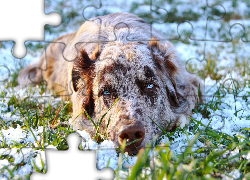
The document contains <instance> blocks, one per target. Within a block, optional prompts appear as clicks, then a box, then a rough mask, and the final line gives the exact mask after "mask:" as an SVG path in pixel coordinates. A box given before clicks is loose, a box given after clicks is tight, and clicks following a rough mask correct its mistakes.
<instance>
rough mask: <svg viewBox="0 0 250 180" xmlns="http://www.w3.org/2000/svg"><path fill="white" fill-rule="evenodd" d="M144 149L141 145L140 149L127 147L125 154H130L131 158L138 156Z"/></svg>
mask: <svg viewBox="0 0 250 180" xmlns="http://www.w3.org/2000/svg"><path fill="white" fill-rule="evenodd" d="M142 148H144V146H143V145H140V146H139V147H130V146H127V147H125V153H128V155H129V156H135V155H137V154H138V152H139V150H140V149H142Z"/></svg>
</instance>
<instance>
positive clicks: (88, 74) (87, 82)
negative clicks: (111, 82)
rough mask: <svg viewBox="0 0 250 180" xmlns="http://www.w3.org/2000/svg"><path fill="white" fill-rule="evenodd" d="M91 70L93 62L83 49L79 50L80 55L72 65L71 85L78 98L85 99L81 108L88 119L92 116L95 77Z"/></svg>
mask: <svg viewBox="0 0 250 180" xmlns="http://www.w3.org/2000/svg"><path fill="white" fill-rule="evenodd" d="M93 70H94V61H93V60H91V59H90V58H89V56H88V54H87V52H86V51H85V50H84V49H82V50H80V54H79V56H78V57H77V59H76V60H75V61H74V64H73V69H72V83H73V89H74V91H75V92H78V93H79V94H78V96H79V98H83V96H84V97H85V103H83V108H84V109H85V110H86V111H87V113H88V114H89V115H90V117H92V116H93V114H94V106H95V103H94V98H93V78H94V76H95V75H94V71H93ZM85 116H86V115H85Z"/></svg>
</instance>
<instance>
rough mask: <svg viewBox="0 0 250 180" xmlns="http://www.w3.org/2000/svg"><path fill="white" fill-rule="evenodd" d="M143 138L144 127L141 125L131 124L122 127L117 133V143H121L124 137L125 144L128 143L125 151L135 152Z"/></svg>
mask: <svg viewBox="0 0 250 180" xmlns="http://www.w3.org/2000/svg"><path fill="white" fill-rule="evenodd" d="M144 138H145V129H144V128H143V126H141V125H132V126H128V127H126V128H125V129H123V130H122V131H121V132H120V133H119V137H118V141H119V144H122V143H123V141H124V139H125V140H126V144H128V145H127V146H126V148H125V151H126V152H129V154H131V153H136V152H137V151H138V150H139V149H138V148H140V145H141V144H142V141H143V140H144ZM130 152H131V153H130Z"/></svg>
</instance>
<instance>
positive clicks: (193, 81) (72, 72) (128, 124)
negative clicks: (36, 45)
mask: <svg viewBox="0 0 250 180" xmlns="http://www.w3.org/2000/svg"><path fill="white" fill-rule="evenodd" d="M163 39H164V37H163V35H161V34H160V33H159V32H157V31H156V30H155V29H152V30H151V27H150V25H149V24H148V23H146V22H145V21H144V20H143V19H141V18H139V17H138V16H136V15H133V14H130V13H114V14H109V15H106V16H99V17H96V18H92V19H90V20H89V21H86V22H84V23H83V24H82V26H81V27H80V28H79V30H78V31H77V32H73V33H69V34H66V35H64V36H62V37H60V38H58V39H57V40H55V41H54V43H51V44H50V45H49V47H48V48H47V49H46V51H45V53H44V54H43V55H42V57H41V59H40V61H37V62H33V63H31V64H29V65H28V66H27V67H26V68H25V69H23V70H22V71H21V72H20V75H19V77H18V80H19V84H21V85H27V84H31V83H36V84H39V83H41V82H43V81H45V82H46V83H47V85H48V87H49V88H50V89H52V90H53V91H54V92H55V93H56V94H57V95H60V96H61V97H63V98H64V99H68V98H69V99H70V100H71V101H72V103H73V118H72V119H73V120H72V122H71V124H72V126H73V127H74V128H75V129H80V130H86V131H87V132H89V133H90V134H91V135H92V136H94V135H95V133H96V127H95V126H94V125H93V123H92V122H91V120H89V118H92V120H93V121H95V123H97V121H99V122H100V119H102V116H103V115H104V114H105V116H104V118H103V119H102V121H101V123H100V127H99V133H101V134H104V133H106V134H107V137H108V138H109V139H110V140H112V141H113V142H114V143H115V144H116V146H119V145H121V144H122V143H123V142H124V141H126V143H129V145H127V146H126V148H125V151H126V152H128V154H129V155H133V154H136V153H138V150H139V149H141V148H142V147H145V145H146V144H147V143H148V142H150V141H151V140H152V139H153V138H154V137H155V136H156V135H160V134H162V130H161V129H166V131H172V130H174V129H175V128H176V127H177V126H178V125H179V124H181V125H186V124H188V123H189V120H188V118H186V117H188V116H190V115H191V114H192V109H193V108H194V107H195V106H196V105H197V103H199V100H201V97H202V94H203V93H204V92H203V88H202V83H201V79H200V78H199V77H198V76H196V75H193V74H190V73H189V72H188V71H187V70H186V69H185V67H184V66H183V64H182V62H181V60H180V59H179V58H178V55H177V52H176V50H175V48H174V46H173V45H172V44H171V43H170V42H169V41H167V40H163ZM198 91H199V92H200V93H198Z"/></svg>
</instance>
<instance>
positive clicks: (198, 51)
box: [0, 0, 250, 180]
mask: <svg viewBox="0 0 250 180" xmlns="http://www.w3.org/2000/svg"><path fill="white" fill-rule="evenodd" d="M133 2H134V1H132V0H129V1H126V3H125V2H123V4H122V3H121V2H118V3H117V6H116V7H113V8H111V6H110V7H109V5H110V3H109V2H108V1H105V4H104V6H105V7H106V8H108V10H109V11H110V12H122V11H128V10H129V7H130V6H131V5H132V3H133ZM181 2H186V3H187V4H186V5H183V4H180V5H177V6H176V8H177V15H179V16H182V15H183V12H187V11H188V10H189V9H192V11H193V12H195V13H198V14H202V13H204V11H203V10H201V9H200V8H198V7H201V6H205V5H206V4H204V2H205V1H203V2H199V4H198V5H197V4H196V7H194V4H191V3H190V1H188V0H185V1H184V0H183V1H181ZM195 2H196V3H198V1H195ZM51 3H52V4H51V7H55V6H57V4H56V3H53V1H51ZM119 3H121V4H122V6H120V5H121V4H119ZM72 4H73V5H74V3H70V4H68V9H70V8H69V7H71V6H72ZM75 4H77V3H75ZM86 5H88V4H86ZM222 5H223V6H224V7H225V9H226V10H227V11H233V12H234V13H237V14H239V15H241V16H242V17H244V16H245V14H246V13H247V12H248V11H249V8H248V7H247V5H246V4H245V3H243V2H239V3H238V4H237V7H236V8H232V3H231V2H223V3H222ZM71 8H72V7H71ZM164 8H165V9H166V10H168V11H169V10H171V8H172V5H169V4H165V7H164ZM66 10H67V9H66V8H65V11H66ZM46 11H47V12H50V11H53V8H49V9H48V8H47V9H46ZM148 11H149V6H144V7H140V8H139V9H138V10H137V11H135V12H136V13H146V12H148ZM100 13H101V12H100ZM91 15H92V14H90V16H91ZM81 18H82V17H81ZM190 23H191V24H192V26H193V27H191V26H190V24H189V23H182V24H181V25H180V26H178V24H177V23H170V24H169V23H166V24H155V25H154V27H155V28H156V29H158V30H159V31H160V32H163V33H165V34H168V32H171V31H172V32H175V34H174V35H175V36H177V35H178V34H177V33H176V31H177V28H178V33H180V34H183V32H184V31H185V34H191V37H192V39H189V42H190V44H184V43H182V42H178V43H176V44H175V47H176V49H177V51H178V52H179V55H180V58H181V59H182V60H183V63H185V62H187V61H188V60H190V59H192V64H193V65H195V64H196V65H197V66H196V67H197V68H198V69H201V70H202V68H203V65H204V64H203V63H205V62H204V61H203V62H199V61H197V60H203V59H207V58H208V57H209V55H213V54H217V52H218V51H219V52H220V53H219V56H218V57H216V58H217V59H218V67H219V68H223V67H227V68H228V70H230V69H231V68H233V67H235V66H236V64H235V59H236V58H238V59H239V61H240V62H243V61H244V60H246V58H249V52H248V51H249V45H250V44H249V43H248V42H244V41H242V40H239V41H240V42H239V44H238V47H234V44H233V43H232V42H228V43H225V42H213V41H210V42H209V41H208V42H206V44H204V42H203V41H199V40H200V39H205V38H206V39H209V40H214V39H218V38H219V37H220V36H221V34H220V32H219V31H218V29H220V28H222V29H223V28H224V31H222V32H224V33H225V36H226V37H229V38H230V39H231V36H230V34H229V29H230V28H229V27H230V26H231V25H232V24H235V23H240V24H243V25H244V26H246V27H247V26H249V25H250V20H231V21H230V22H229V24H228V26H227V27H221V25H220V23H219V22H218V21H217V20H211V21H209V24H208V29H209V31H208V32H206V29H205V28H206V25H207V22H206V17H205V16H202V18H200V19H199V20H198V21H196V22H190ZM177 26H178V27H177ZM192 28H193V33H192ZM74 30H75V29H73V27H71V26H69V27H67V29H66V31H67V32H72V31H74ZM240 32H242V29H241V27H238V26H237V27H236V26H234V28H232V29H231V31H230V33H231V34H232V37H234V39H237V38H236V37H240V36H241V33H240ZM63 34H65V32H64V33H63ZM205 35H206V36H205ZM45 36H46V40H53V39H55V38H56V36H54V35H49V34H46V35H45ZM181 38H182V39H185V37H184V35H182V37H181ZM221 49H222V51H221ZM204 55H206V56H205V57H204ZM37 59H39V56H38V57H35V56H33V55H31V54H27V56H26V57H25V59H24V60H25V64H28V63H29V62H31V61H33V60H37ZM19 61H20V60H18V59H15V58H14V57H13V56H12V53H11V45H9V46H8V48H7V49H3V48H1V49H0V82H1V81H2V80H4V79H7V78H9V76H10V75H11V72H12V70H13V69H15V68H16V65H17V63H18V62H19ZM248 61H249V60H248ZM219 74H221V75H225V77H224V78H223V80H221V81H219V82H217V81H216V80H213V79H212V78H211V77H209V76H208V77H207V78H206V79H205V80H204V84H205V88H206V95H207V96H208V97H207V98H206V101H211V100H212V97H209V95H213V94H214V93H215V92H216V91H217V90H218V88H219V86H220V85H221V84H223V83H224V82H225V81H226V80H227V79H229V78H234V79H236V80H237V81H239V82H241V81H242V80H244V79H247V78H248V79H249V74H246V75H245V76H241V75H240V74H239V73H238V72H234V71H232V72H230V74H229V73H228V71H227V69H223V70H220V71H219ZM225 85H227V84H226V83H225ZM229 86H230V82H229ZM36 88H39V87H34V88H33V90H34V96H33V97H34V98H35V97H41V95H40V94H39V93H38V91H36ZM27 89H28V88H23V89H18V88H14V89H11V88H9V89H5V88H4V86H3V85H0V90H1V92H3V91H4V92H6V98H3V99H1V100H0V112H1V114H0V118H1V120H2V121H4V122H5V123H7V122H11V121H13V120H16V119H20V116H19V115H16V114H14V115H13V114H12V112H13V111H14V110H15V108H14V106H11V107H10V111H11V112H6V111H7V107H8V106H7V103H8V101H9V98H8V97H11V96H12V94H18V95H19V96H20V97H26V96H27V95H26V92H27ZM249 94H250V88H247V87H245V88H243V89H241V91H240V92H239V94H238V96H237V97H235V96H234V95H233V94H229V93H226V94H225V96H224V97H222V99H221V101H222V102H223V103H222V104H221V105H220V110H216V111H214V110H213V109H209V108H208V111H209V112H210V113H211V114H210V117H209V118H204V117H203V116H202V114H200V113H195V114H193V115H192V118H194V119H196V120H197V121H200V122H201V123H202V124H204V125H206V126H207V125H209V127H211V128H212V129H215V130H219V131H220V132H222V133H225V134H228V135H230V136H234V135H236V136H239V135H240V132H239V131H240V129H243V128H249V119H248V117H249V116H250V111H249V110H250V105H249V104H247V103H246V101H245V100H244V99H243V98H242V96H244V95H248V97H247V99H248V101H250V98H249ZM49 95H50V94H49V93H47V94H46V93H45V94H43V96H42V98H39V101H40V102H45V101H47V100H46V96H49ZM55 101H60V98H54V99H53V101H52V102H55ZM53 105H54V104H52V106H53ZM236 112H237V113H236ZM20 120H21V121H24V119H20ZM200 128H201V129H202V128H203V129H205V128H204V127H202V126H200ZM31 130H32V131H33V132H34V134H35V137H36V139H37V140H38V141H39V140H40V138H41V136H40V135H41V133H42V132H43V127H38V128H37V129H31ZM77 132H78V133H79V134H80V135H81V137H82V138H83V139H85V142H84V141H82V143H81V145H82V148H83V149H84V150H88V149H90V150H97V163H98V164H97V167H98V168H99V169H102V168H106V167H107V164H108V163H109V167H110V168H112V169H114V170H115V169H117V168H118V161H119V155H118V154H117V153H116V151H115V150H114V149H113V148H114V147H115V146H114V143H113V142H111V141H108V140H105V141H103V142H102V143H100V144H98V143H97V142H95V141H94V140H92V139H91V137H90V136H89V134H88V133H87V132H86V131H77ZM190 134H191V135H190ZM174 136H175V139H174V140H173V141H172V142H169V140H168V138H167V137H162V140H161V142H162V143H164V144H166V143H167V144H168V143H171V144H170V149H171V150H172V151H173V152H175V153H176V154H178V153H181V152H183V147H185V146H188V140H191V139H193V138H194V137H195V135H194V133H193V132H192V131H189V130H188V132H187V133H186V134H184V133H183V134H175V135H174ZM243 140H244V139H242V141H243ZM0 142H1V143H5V144H7V145H9V146H10V145H13V144H15V143H20V144H25V143H28V142H30V143H32V144H33V145H35V146H38V144H37V142H36V141H35V139H34V137H33V135H32V133H31V132H30V131H27V130H24V129H22V128H21V127H20V126H19V125H17V127H16V128H12V127H10V128H8V129H2V130H1V131H0ZM202 146H204V144H203V143H201V142H199V141H197V142H196V144H195V146H194V147H193V149H196V148H199V147H202ZM48 147H49V148H51V147H52V148H55V146H53V145H49V146H48ZM104 148H105V149H104ZM111 149H113V150H111ZM238 153H239V149H237V148H236V149H235V150H233V151H231V152H230V156H234V155H237V154H238ZM0 154H2V155H4V154H9V155H12V156H13V157H14V159H15V161H14V164H15V163H19V162H21V161H24V162H26V164H25V165H24V166H21V168H20V169H19V170H18V171H15V172H14V175H15V177H16V178H17V177H18V176H25V175H27V174H29V173H31V172H32V171H33V163H35V164H36V165H37V166H38V167H39V168H41V167H42V166H41V160H42V161H44V162H45V153H44V151H42V150H35V149H32V148H22V149H21V152H18V149H17V148H12V149H11V150H10V151H9V149H8V148H7V149H6V148H2V149H0ZM152 154H153V152H151V155H152ZM242 157H243V158H245V159H247V160H248V161H250V152H248V153H247V155H243V156H242ZM136 160H137V157H131V156H128V155H126V154H125V158H124V159H123V162H122V164H123V166H124V167H128V166H132V165H134V164H135V162H136ZM4 166H9V168H10V169H11V168H13V165H11V164H10V163H9V162H8V161H7V160H6V159H3V160H0V169H2V167H4ZM182 168H187V167H185V166H183V167H182ZM145 172H147V170H145ZM4 173H6V174H8V172H7V171H4ZM119 175H120V176H121V177H123V176H126V175H127V173H126V172H124V171H119ZM230 176H231V177H232V178H234V179H237V178H239V177H240V176H241V173H240V171H239V170H238V169H235V170H233V171H231V172H228V175H223V179H225V180H227V179H232V178H231V177H230Z"/></svg>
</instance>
